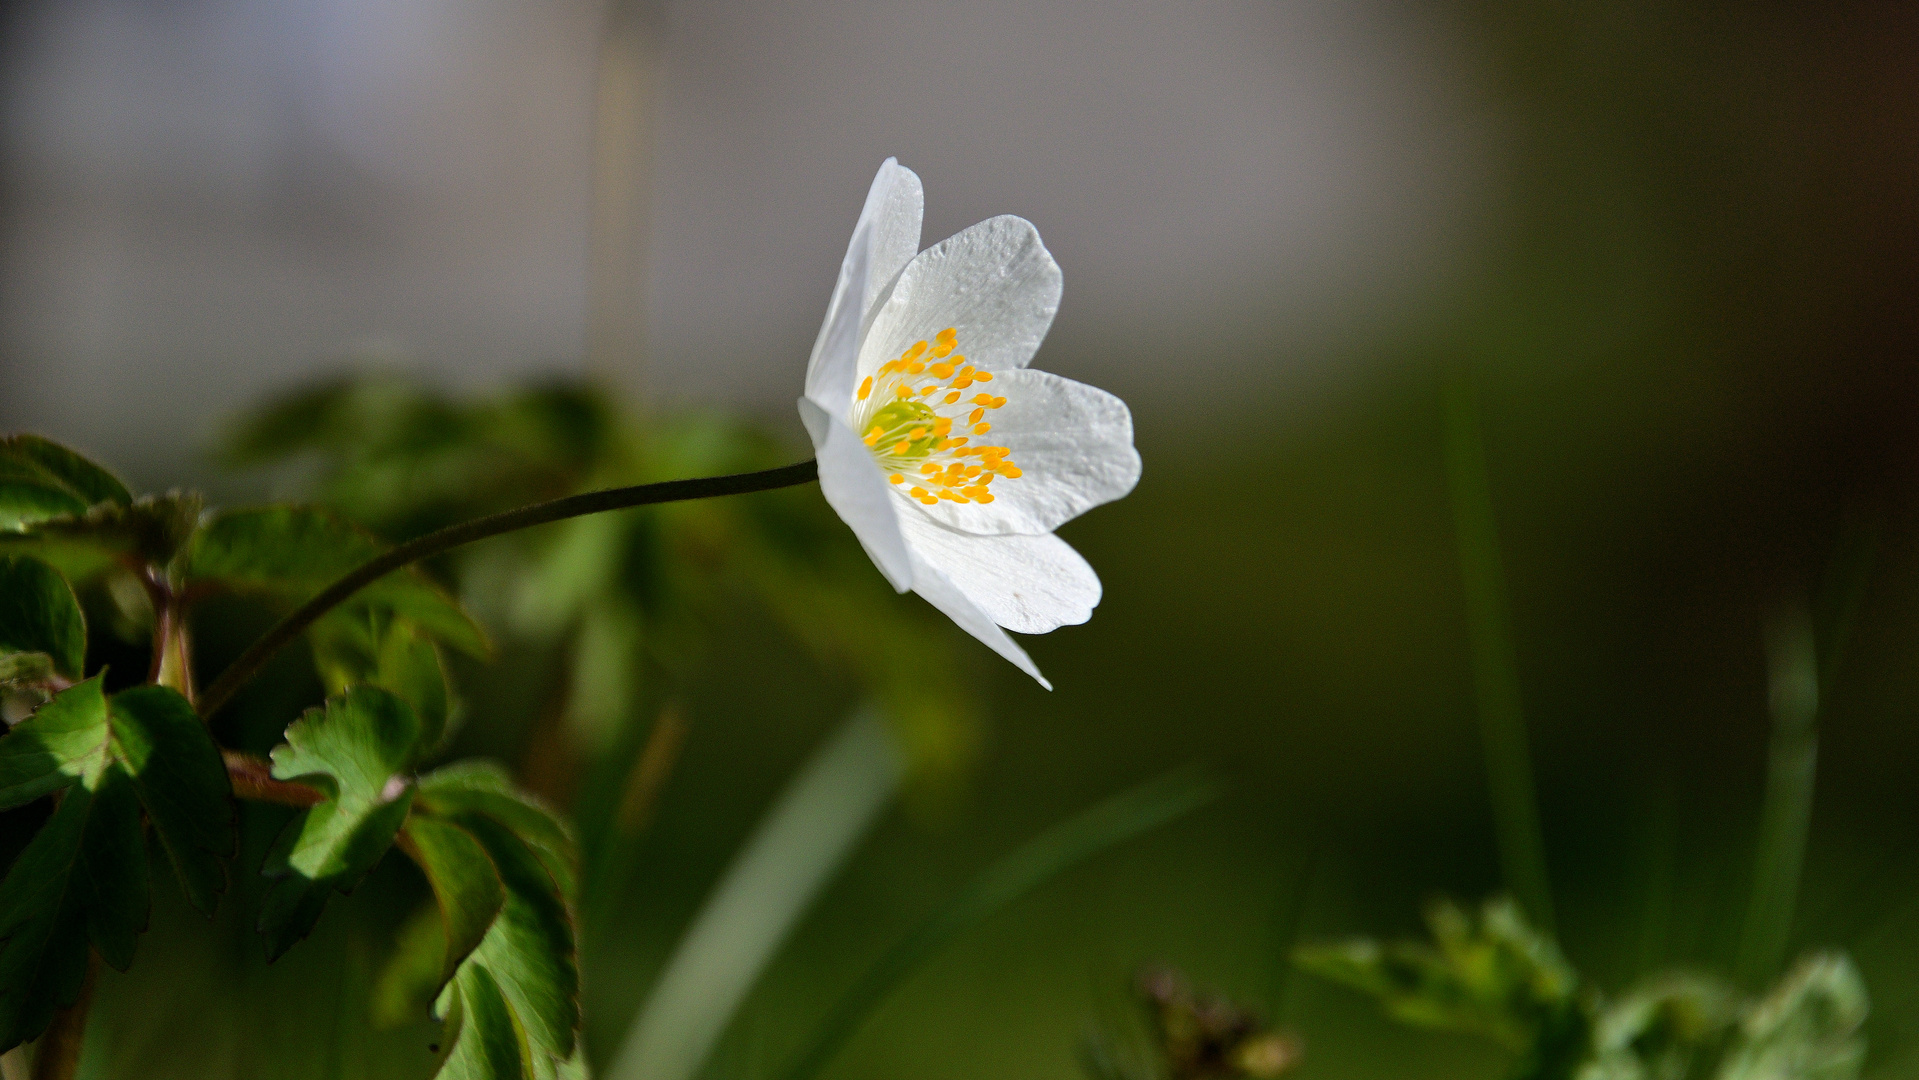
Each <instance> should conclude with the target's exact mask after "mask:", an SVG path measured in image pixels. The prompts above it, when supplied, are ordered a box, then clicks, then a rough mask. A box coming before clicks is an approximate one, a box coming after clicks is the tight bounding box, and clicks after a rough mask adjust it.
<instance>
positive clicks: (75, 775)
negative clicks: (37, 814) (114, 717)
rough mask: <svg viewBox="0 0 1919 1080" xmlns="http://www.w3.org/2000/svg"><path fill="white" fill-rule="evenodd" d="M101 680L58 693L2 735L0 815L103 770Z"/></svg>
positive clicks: (104, 725)
mask: <svg viewBox="0 0 1919 1080" xmlns="http://www.w3.org/2000/svg"><path fill="white" fill-rule="evenodd" d="M101 680H102V676H99V675H95V676H94V677H93V678H91V679H88V680H87V681H85V682H82V683H77V684H75V685H73V686H70V687H68V688H67V689H65V690H62V691H61V692H60V693H58V694H55V695H54V696H53V699H52V700H51V701H48V702H47V703H46V704H44V705H42V706H40V707H39V708H38V709H36V710H35V711H34V713H33V715H32V716H29V717H27V718H26V719H25V720H22V721H21V722H20V723H18V724H15V725H14V726H13V730H12V731H9V732H8V733H7V734H6V735H4V736H0V810H5V809H11V808H12V807H15V806H20V805H22V804H24V803H28V802H32V801H33V800H34V799H37V798H39V797H41V796H42V795H46V794H49V793H51V792H55V791H58V790H60V789H61V788H63V787H66V786H68V785H70V784H72V783H74V782H75V781H77V780H79V779H80V778H81V777H83V776H86V775H90V774H94V773H97V772H98V771H99V770H100V769H101V768H103V767H104V766H105V764H106V753H107V698H106V694H105V692H104V691H102V689H101Z"/></svg>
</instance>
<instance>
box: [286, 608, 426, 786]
mask: <svg viewBox="0 0 1919 1080" xmlns="http://www.w3.org/2000/svg"><path fill="white" fill-rule="evenodd" d="M307 641H308V643H309V644H310V645H311V646H312V649H313V666H314V668H315V669H316V670H317V671H318V672H319V674H320V681H321V683H322V684H323V685H325V686H326V690H327V693H328V694H330V695H331V694H342V693H345V692H346V691H347V690H348V689H350V688H352V687H354V686H358V685H360V684H362V683H367V684H371V685H373V686H378V687H382V688H384V689H387V690H391V691H393V692H394V693H395V694H398V695H399V696H400V697H402V698H404V699H405V700H406V702H407V703H408V704H409V705H412V706H413V712H414V715H416V716H418V717H419V720H420V738H419V743H418V746H417V748H416V753H415V754H414V759H415V760H418V759H419V758H421V757H424V756H426V755H428V754H430V753H432V752H433V750H434V749H435V748H437V747H438V746H439V745H440V744H441V743H442V742H443V741H445V738H446V733H447V724H448V720H449V718H450V716H451V715H452V713H453V705H452V693H451V691H450V690H449V688H448V685H447V677H446V668H445V665H444V663H443V662H442V660H441V658H440V650H439V649H437V648H435V647H434V645H433V642H432V640H431V639H430V638H428V637H427V636H426V635H425V634H424V633H422V632H421V631H420V630H419V629H418V628H417V627H415V626H414V625H413V624H412V623H411V622H408V621H407V620H405V619H398V618H395V617H393V616H392V614H391V613H389V612H387V611H385V610H382V609H378V608H374V607H370V606H368V605H364V604H349V605H346V606H343V607H339V608H335V609H334V610H332V611H330V612H328V613H327V614H326V615H324V616H322V617H321V618H320V620H319V621H318V622H316V623H314V624H313V626H312V628H310V629H309V630H308V631H307Z"/></svg>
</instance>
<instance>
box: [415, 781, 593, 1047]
mask: <svg viewBox="0 0 1919 1080" xmlns="http://www.w3.org/2000/svg"><path fill="white" fill-rule="evenodd" d="M418 791H419V796H418V800H417V802H416V807H417V809H418V811H419V812H418V813H417V814H416V815H415V817H414V819H413V820H412V821H411V822H409V824H408V826H407V830H408V836H409V838H410V839H411V840H412V841H413V843H414V846H415V849H416V852H415V858H416V861H418V862H420V863H421V865H422V867H423V869H425V871H426V873H427V876H428V878H429V880H431V881H432V882H433V885H434V892H435V895H436V899H438V900H439V909H440V911H441V912H442V926H443V927H444V933H445V937H444V939H443V940H444V944H441V945H440V947H439V948H438V950H434V949H433V948H432V947H431V946H429V945H428V944H427V943H426V942H425V940H424V939H421V938H415V939H411V940H410V941H409V942H408V947H409V949H410V950H411V951H412V955H410V956H408V957H406V958H403V959H397V960H396V961H395V963H394V965H393V966H391V967H390V968H389V970H388V972H387V973H385V974H383V976H382V984H383V985H384V986H386V987H387V988H388V991H387V992H388V993H390V994H392V995H393V996H394V997H395V998H396V999H404V998H406V997H412V998H414V999H416V1000H417V997H418V996H419V995H420V994H421V993H422V991H423V989H425V987H423V985H422V983H423V980H424V979H425V978H426V977H427V968H426V964H427V961H428V958H429V956H434V957H436V958H439V959H440V960H441V965H442V966H441V969H440V974H437V975H435V976H433V978H435V979H439V978H443V977H444V972H445V971H446V970H447V969H449V968H450V967H452V964H450V963H448V960H447V958H448V957H451V958H452V960H454V961H458V960H459V956H460V955H461V950H463V949H464V948H467V947H469V945H470V943H471V942H472V941H473V940H474V938H473V934H474V932H475V931H476V930H484V934H483V935H482V936H480V937H479V938H478V944H477V947H472V951H471V953H470V954H467V955H466V956H465V959H464V961H460V962H459V963H458V968H457V973H456V974H455V977H454V982H453V983H452V985H451V986H450V987H449V988H448V989H447V990H446V991H445V992H444V993H443V994H442V995H441V1002H442V1004H441V1009H442V1011H443V1013H444V1015H445V1017H446V1022H447V1025H448V1026H447V1035H446V1038H447V1039H449V1040H451V1041H452V1042H453V1044H454V1047H455V1049H454V1051H453V1053H452V1055H451V1056H450V1057H449V1058H448V1063H447V1065H446V1070H447V1071H446V1072H445V1073H443V1074H442V1075H446V1076H494V1075H521V1074H520V1073H496V1072H487V1071H472V1070H484V1069H497V1068H504V1067H505V1066H504V1065H502V1064H501V1063H502V1062H503V1061H504V1060H505V1058H504V1057H503V1056H502V1055H501V1053H499V1052H498V1049H499V1048H498V1047H496V1046H494V1045H493V1039H494V1037H495V1036H496V1035H498V1034H499V1032H498V1031H496V1030H494V1028H493V1027H492V1026H491V1025H492V1024H493V1023H494V1022H495V1020H497V1019H499V1018H498V1017H496V1016H495V1015H494V1013H495V1010H494V1008H493V1005H492V1000H493V996H494V995H496V994H497V995H498V997H499V998H500V1000H501V1002H503V1004H504V1008H505V1013H504V1017H505V1020H506V1027H505V1028H504V1029H501V1030H505V1031H508V1032H510V1033H511V1034H512V1037H513V1038H514V1039H515V1040H516V1042H517V1045H518V1050H517V1055H518V1057H517V1059H516V1060H518V1061H519V1062H520V1065H519V1066H517V1067H519V1068H523V1069H524V1070H525V1072H524V1075H527V1076H530V1077H534V1078H538V1080H546V1078H549V1077H558V1076H572V1075H583V1073H581V1072H580V1071H579V1068H580V1067H579V1065H578V1062H577V1054H578V1038H577V1035H578V1030H579V1025H580V1006H579V966H578V965H579V961H578V956H577V945H576V942H575V938H574V929H573V913H572V909H571V903H570V899H569V897H570V896H571V892H572V889H573V882H574V881H575V880H576V878H577V868H576V866H575V863H576V861H577V859H578V855H577V852H576V851H575V849H574V845H573V841H572V838H571V836H570V835H569V834H568V833H567V831H566V829H565V827H564V826H563V825H561V824H560V822H559V820H558V819H557V817H556V816H554V815H553V814H552V813H551V812H550V811H548V810H546V809H545V808H544V807H542V806H540V805H539V804H538V803H537V802H535V801H534V800H532V799H531V798H530V797H528V796H526V795H524V794H522V793H520V792H518V791H516V790H515V789H514V788H513V786H512V784H511V783H510V782H509V781H508V780H507V778H506V776H505V774H504V773H503V772H501V771H500V770H498V769H497V768H494V767H491V766H486V765H483V764H478V763H463V764H460V765H456V766H452V767H449V768H446V769H441V770H438V771H436V772H433V773H429V774H427V775H426V776H423V777H420V779H419V783H418ZM502 900H503V902H497V901H502ZM481 916H485V917H486V919H487V920H488V921H487V922H485V923H482V922H481ZM475 971H478V972H480V973H481V974H483V975H484V976H485V977H484V978H483V979H481V978H477V977H476V976H475V975H474V972H475ZM476 995H477V996H476ZM395 1003H396V1004H398V1003H399V1002H398V1001H396V1002H395ZM476 1025H478V1026H477V1027H476ZM462 1070H466V1071H462Z"/></svg>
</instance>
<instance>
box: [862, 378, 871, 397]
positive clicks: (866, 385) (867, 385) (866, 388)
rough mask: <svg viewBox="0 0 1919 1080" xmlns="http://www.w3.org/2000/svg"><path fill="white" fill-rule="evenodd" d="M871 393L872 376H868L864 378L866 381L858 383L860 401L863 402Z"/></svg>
mask: <svg viewBox="0 0 1919 1080" xmlns="http://www.w3.org/2000/svg"><path fill="white" fill-rule="evenodd" d="M872 392H873V376H871V375H868V376H867V377H866V381H865V382H862V383H860V400H861V401H865V400H866V395H868V394H870V393H872Z"/></svg>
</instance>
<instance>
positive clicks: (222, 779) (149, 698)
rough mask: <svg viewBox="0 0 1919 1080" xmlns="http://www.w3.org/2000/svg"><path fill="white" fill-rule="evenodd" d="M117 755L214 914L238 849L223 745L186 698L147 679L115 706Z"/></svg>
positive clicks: (188, 886) (178, 867)
mask: <svg viewBox="0 0 1919 1080" xmlns="http://www.w3.org/2000/svg"><path fill="white" fill-rule="evenodd" d="M109 716H110V722H111V725H112V729H113V752H114V758H115V760H116V761H117V762H118V763H119V765H120V767H121V768H122V769H124V770H125V771H126V773H127V775H128V776H130V777H131V778H132V781H133V786H134V789H135V790H136V791H138V793H139V796H140V805H141V806H143V807H145V808H146V811H147V820H148V821H149V822H151V823H152V824H153V831H154V833H155V835H157V836H158V837H159V838H160V843H161V846H163V847H164V848H166V852H167V857H168V858H169V859H171V860H172V862H173V869H174V872H175V873H176V874H177V875H178V876H179V878H180V887H181V888H182V889H183V890H184V891H185V892H186V894H187V898H188V899H189V900H191V901H192V902H193V906H194V907H197V908H199V909H200V910H201V912H203V913H205V914H207V915H209V916H210V915H212V914H213V910H214V908H215V907H216V906H217V905H218V904H219V902H220V894H221V893H223V892H225V891H226V886H227V875H226V864H225V860H226V859H228V858H230V857H232V855H233V851H234V805H233V786H232V783H231V781H229V780H228V778H227V769H226V764H225V762H223V761H222V760H221V759H220V748H219V747H218V746H215V745H214V742H213V739H212V737H211V736H209V735H208V734H207V729H206V725H205V724H203V723H202V722H201V720H200V717H199V715H198V714H197V713H195V712H194V709H193V706H192V704H191V703H189V702H188V701H187V699H186V698H184V697H181V696H180V694H179V693H178V692H177V691H175V690H173V689H172V688H171V687H165V686H140V687H135V688H134V689H132V690H127V691H124V692H122V693H119V694H115V695H114V697H113V700H112V702H111V704H110V706H109Z"/></svg>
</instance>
